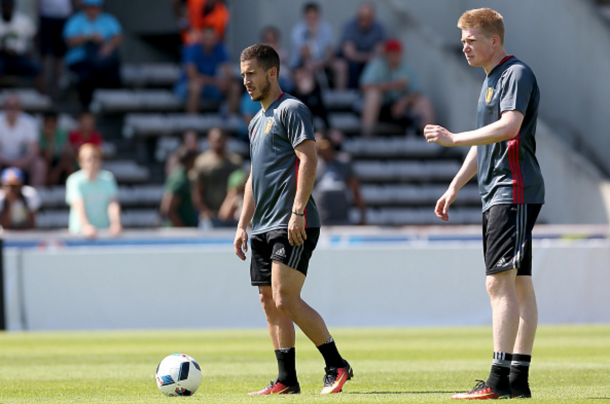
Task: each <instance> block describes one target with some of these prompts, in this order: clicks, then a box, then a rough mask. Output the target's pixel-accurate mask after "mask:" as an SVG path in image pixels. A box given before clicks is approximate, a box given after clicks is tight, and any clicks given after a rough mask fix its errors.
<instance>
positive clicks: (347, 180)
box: [313, 134, 366, 226]
mask: <svg viewBox="0 0 610 404" xmlns="http://www.w3.org/2000/svg"><path fill="white" fill-rule="evenodd" d="M316 135H317V136H316V138H318V139H319V140H318V141H316V148H317V149H318V156H320V157H321V158H320V159H319V160H318V170H317V171H316V184H315V187H314V190H313V195H314V199H315V201H316V205H317V206H318V212H319V213H320V220H321V221H322V224H323V225H329V226H342V225H349V224H350V221H349V211H350V208H351V206H352V200H353V203H354V204H355V205H356V206H357V207H358V209H359V210H360V221H359V222H358V224H365V223H366V206H365V205H364V201H363V200H362V196H361V195H360V183H359V182H358V178H356V175H355V174H354V171H353V169H352V165H351V162H350V161H349V158H347V156H338V155H337V153H336V152H335V147H334V145H333V144H332V142H331V141H330V139H328V138H325V137H322V136H320V135H319V134H316Z"/></svg>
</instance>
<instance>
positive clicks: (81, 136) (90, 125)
mask: <svg viewBox="0 0 610 404" xmlns="http://www.w3.org/2000/svg"><path fill="white" fill-rule="evenodd" d="M95 125H96V119H95V114H93V112H89V111H84V112H82V113H81V114H80V116H79V117H78V127H77V128H76V129H74V130H73V131H71V132H70V135H69V136H68V141H69V142H70V145H71V146H72V148H73V149H74V150H79V149H80V147H81V146H82V145H84V144H85V143H91V144H94V145H96V146H97V147H100V148H101V147H102V145H103V143H104V140H103V137H102V134H101V133H100V132H98V131H97V129H96V128H95Z"/></svg>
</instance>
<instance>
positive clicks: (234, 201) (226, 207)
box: [218, 168, 248, 224]
mask: <svg viewBox="0 0 610 404" xmlns="http://www.w3.org/2000/svg"><path fill="white" fill-rule="evenodd" d="M247 179H248V176H247V175H246V172H245V171H244V170H242V169H241V168H238V169H237V170H235V171H233V173H232V174H231V175H230V176H229V180H228V183H227V196H226V197H225V200H224V201H223V202H222V205H220V209H219V210H218V218H219V219H220V220H222V221H223V222H225V223H231V222H234V223H236V224H237V222H239V218H240V216H241V210H242V208H243V202H244V191H245V189H246V180H247Z"/></svg>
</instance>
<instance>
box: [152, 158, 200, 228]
mask: <svg viewBox="0 0 610 404" xmlns="http://www.w3.org/2000/svg"><path fill="white" fill-rule="evenodd" d="M197 154H198V153H197V152H196V151H195V150H190V149H187V148H186V147H180V148H179V149H178V150H177V152H176V156H177V158H178V163H179V164H178V166H177V167H176V168H175V169H174V171H173V172H172V173H171V175H170V176H169V177H168V178H167V180H166V181H165V185H164V186H163V199H162V200H161V209H160V210H161V216H162V217H163V218H164V219H165V220H164V225H165V226H167V227H197V222H198V221H197V210H195V206H194V205H193V198H192V194H191V183H190V181H189V177H188V172H189V171H190V170H191V169H192V168H193V165H194V164H195V158H197Z"/></svg>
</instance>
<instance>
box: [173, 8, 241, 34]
mask: <svg viewBox="0 0 610 404" xmlns="http://www.w3.org/2000/svg"><path fill="white" fill-rule="evenodd" d="M173 5H174V14H175V15H176V18H178V27H179V29H180V31H181V35H182V41H183V42H184V44H185V45H191V44H194V43H198V42H199V40H200V36H201V32H202V31H203V30H204V29H205V28H208V27H210V28H213V29H214V31H215V32H216V35H217V36H218V38H219V39H220V40H224V36H225V31H226V30H227V24H228V23H229V19H230V18H231V14H230V13H229V10H228V9H227V6H225V5H224V3H223V2H222V1H221V0H173ZM185 5H186V7H185Z"/></svg>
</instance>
